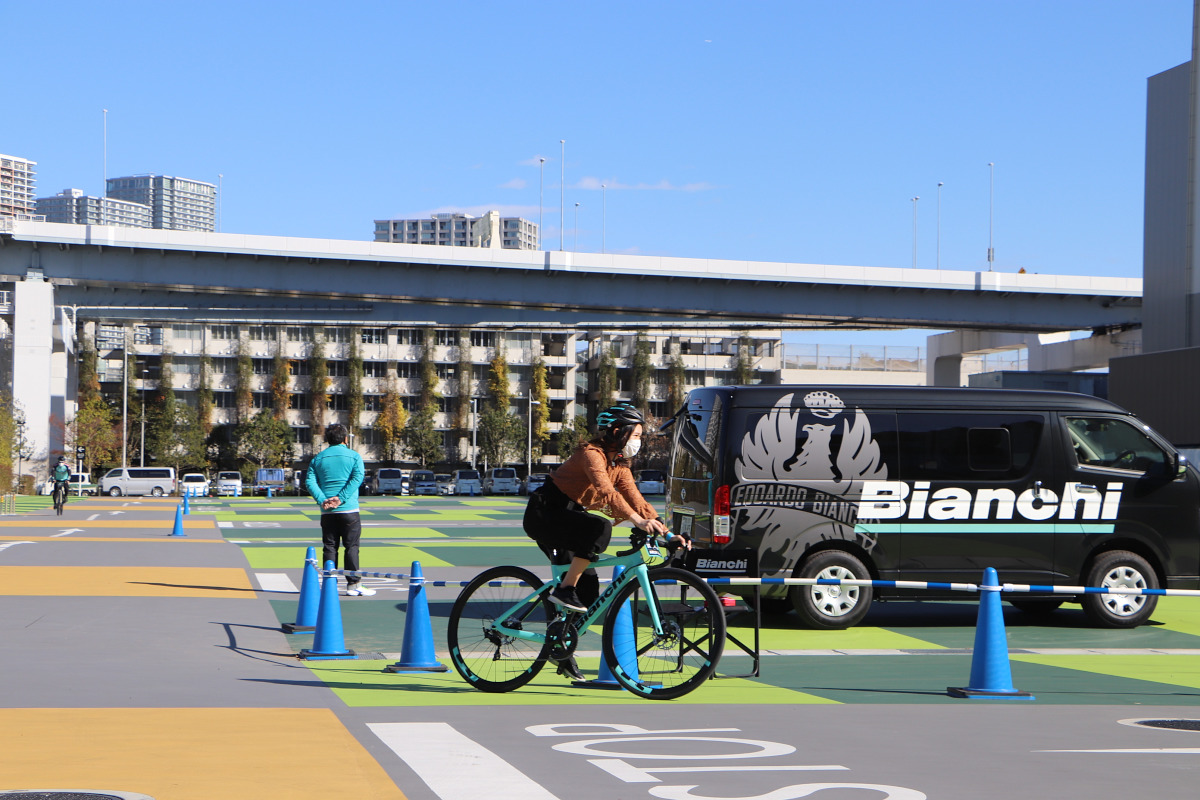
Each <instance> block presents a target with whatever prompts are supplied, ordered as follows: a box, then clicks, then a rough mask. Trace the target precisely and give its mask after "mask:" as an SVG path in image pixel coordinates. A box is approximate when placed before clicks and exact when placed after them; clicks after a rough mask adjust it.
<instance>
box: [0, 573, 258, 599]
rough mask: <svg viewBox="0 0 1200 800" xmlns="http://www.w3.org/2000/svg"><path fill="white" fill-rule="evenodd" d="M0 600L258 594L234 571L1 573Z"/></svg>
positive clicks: (244, 596)
mask: <svg viewBox="0 0 1200 800" xmlns="http://www.w3.org/2000/svg"><path fill="white" fill-rule="evenodd" d="M0 595H8V596H15V595H23V596H37V597H222V598H233V599H239V598H246V597H253V596H254V588H253V587H252V586H251V585H250V580H249V578H248V577H247V575H246V571H245V570H243V569H237V568H236V567H0Z"/></svg>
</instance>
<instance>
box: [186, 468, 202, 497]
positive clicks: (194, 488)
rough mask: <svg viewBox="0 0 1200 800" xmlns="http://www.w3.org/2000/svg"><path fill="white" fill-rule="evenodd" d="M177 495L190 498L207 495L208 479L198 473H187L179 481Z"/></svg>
mask: <svg viewBox="0 0 1200 800" xmlns="http://www.w3.org/2000/svg"><path fill="white" fill-rule="evenodd" d="M179 493H180V494H181V495H188V496H190V497H199V496H201V495H206V494H208V478H207V477H205V476H204V475H201V474H200V473H199V472H189V473H187V474H186V475H183V476H182V477H180V479H179Z"/></svg>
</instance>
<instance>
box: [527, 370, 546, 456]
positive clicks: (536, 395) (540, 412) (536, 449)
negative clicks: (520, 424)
mask: <svg viewBox="0 0 1200 800" xmlns="http://www.w3.org/2000/svg"><path fill="white" fill-rule="evenodd" d="M529 395H530V397H531V398H532V399H533V400H534V402H536V403H537V405H535V406H534V407H533V419H531V420H530V421H529V422H530V425H531V431H532V432H531V433H530V439H531V441H532V445H531V447H532V448H533V460H534V461H537V460H539V457H540V455H541V453H542V448H543V447H544V446H545V444H546V442H548V441H549V440H550V393H549V391H548V390H547V387H546V362H545V361H543V360H542V359H541V356H538V357H537V358H535V359H534V360H533V368H532V370H531V371H530V379H529Z"/></svg>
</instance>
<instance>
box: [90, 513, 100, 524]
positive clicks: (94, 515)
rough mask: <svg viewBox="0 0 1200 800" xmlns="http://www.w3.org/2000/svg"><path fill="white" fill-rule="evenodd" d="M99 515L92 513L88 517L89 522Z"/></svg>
mask: <svg viewBox="0 0 1200 800" xmlns="http://www.w3.org/2000/svg"><path fill="white" fill-rule="evenodd" d="M99 516H100V515H99V514H92V515H91V516H90V517H88V522H91V521H92V520H94V519H96V518H97V517H99Z"/></svg>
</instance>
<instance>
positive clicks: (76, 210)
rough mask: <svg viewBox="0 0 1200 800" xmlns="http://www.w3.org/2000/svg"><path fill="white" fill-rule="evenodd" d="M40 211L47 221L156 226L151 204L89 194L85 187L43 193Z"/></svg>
mask: <svg viewBox="0 0 1200 800" xmlns="http://www.w3.org/2000/svg"><path fill="white" fill-rule="evenodd" d="M37 213H38V216H42V217H45V218H46V221H47V222H63V223H66V224H68V225H118V226H121V227H125V228H152V227H154V224H153V222H154V219H153V214H152V213H151V211H150V206H148V205H145V204H143V203H134V202H131V201H128V200H118V199H116V198H112V197H93V196H92V195H85V194H84V193H83V190H81V189H66V190H64V191H61V192H59V193H58V194H56V195H53V196H52V197H39V198H38V199H37Z"/></svg>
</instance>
